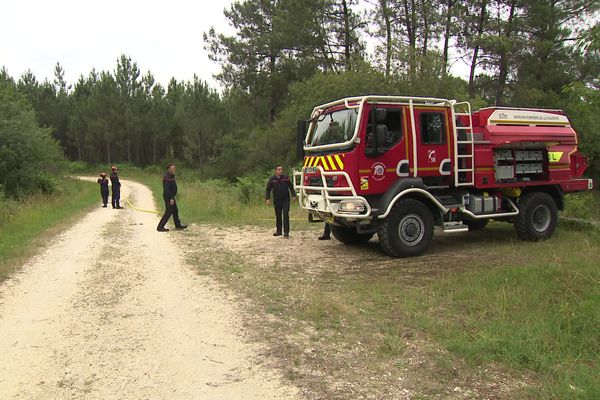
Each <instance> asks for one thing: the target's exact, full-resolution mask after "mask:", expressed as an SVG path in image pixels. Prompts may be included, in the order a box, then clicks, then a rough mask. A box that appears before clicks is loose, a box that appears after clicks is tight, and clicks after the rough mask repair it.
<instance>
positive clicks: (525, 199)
mask: <svg viewBox="0 0 600 400" xmlns="http://www.w3.org/2000/svg"><path fill="white" fill-rule="evenodd" d="M517 207H518V208H519V215H517V216H516V217H515V222H514V224H515V229H516V231H517V236H518V237H519V239H521V240H529V241H532V242H535V241H539V240H546V239H548V238H549V237H550V236H552V233H554V229H556V224H557V222H558V209H557V207H556V202H555V201H554V199H553V198H552V196H550V195H549V194H548V193H544V192H531V193H527V194H525V195H523V196H522V197H521V198H520V199H519V202H518V203H517Z"/></svg>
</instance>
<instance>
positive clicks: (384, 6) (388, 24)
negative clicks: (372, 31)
mask: <svg viewBox="0 0 600 400" xmlns="http://www.w3.org/2000/svg"><path fill="white" fill-rule="evenodd" d="M379 4H380V6H381V14H382V15H383V20H384V22H385V76H386V78H388V77H389V76H390V72H391V67H392V20H391V15H390V9H389V8H388V2H387V0H379Z"/></svg>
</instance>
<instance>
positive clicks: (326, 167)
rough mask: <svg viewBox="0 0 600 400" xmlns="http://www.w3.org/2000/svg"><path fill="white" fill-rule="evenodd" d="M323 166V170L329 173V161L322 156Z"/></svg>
mask: <svg viewBox="0 0 600 400" xmlns="http://www.w3.org/2000/svg"><path fill="white" fill-rule="evenodd" d="M319 158H320V161H321V164H323V168H325V171H329V165H327V160H325V157H323V156H321V157H319Z"/></svg>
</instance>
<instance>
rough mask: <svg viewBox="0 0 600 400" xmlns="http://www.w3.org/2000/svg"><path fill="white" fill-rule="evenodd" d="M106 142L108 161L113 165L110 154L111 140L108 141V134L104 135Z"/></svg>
mask: <svg viewBox="0 0 600 400" xmlns="http://www.w3.org/2000/svg"><path fill="white" fill-rule="evenodd" d="M104 141H105V142H106V161H107V163H108V164H112V159H111V154H110V140H108V133H107V132H105V133H104Z"/></svg>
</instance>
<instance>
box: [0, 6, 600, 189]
mask: <svg viewBox="0 0 600 400" xmlns="http://www.w3.org/2000/svg"><path fill="white" fill-rule="evenodd" d="M599 9H600V1H598V0H558V1H557V0H533V1H526V2H525V1H518V0H497V1H490V0H479V1H464V0H439V1H437V0H434V1H424V0H378V1H376V0H369V1H367V0H363V1H357V0H345V1H344V0H343V1H333V0H281V1H270V0H248V1H241V2H235V3H233V4H232V5H231V6H230V7H229V8H228V9H226V10H225V17H226V18H227V19H228V20H229V22H230V23H231V25H232V26H233V27H234V28H235V33H234V34H233V35H231V36H228V35H225V34H221V33H219V32H216V31H215V30H214V29H212V28H211V29H208V30H207V32H206V33H205V35H204V46H205V48H206V49H207V50H208V51H209V54H210V57H211V59H212V60H213V61H215V62H217V63H219V64H220V65H221V67H222V71H221V73H220V74H219V75H218V76H217V79H218V80H219V81H220V83H221V84H222V87H223V90H222V92H219V91H217V90H216V89H214V88H211V87H209V86H208V85H207V83H205V82H204V81H203V80H201V79H200V78H194V79H193V81H191V82H181V81H177V80H175V79H172V80H171V81H170V82H169V84H168V85H167V86H166V87H164V86H163V85H161V84H160V83H157V82H155V80H154V78H153V76H152V74H151V73H147V74H145V75H142V73H141V71H140V68H139V67H138V65H137V63H136V62H135V61H134V60H132V59H131V58H130V57H127V56H125V55H123V56H121V57H120V58H119V59H118V60H117V64H116V67H115V69H114V70H113V71H95V70H93V71H91V72H90V73H89V74H88V75H86V76H81V77H80V78H79V80H78V81H77V82H75V83H69V82H66V81H65V78H64V70H63V67H62V66H61V65H60V64H57V65H56V68H55V78H54V80H53V81H52V82H51V81H44V82H39V81H38V80H37V79H36V78H35V76H34V75H33V74H32V73H30V72H28V73H25V74H24V75H23V76H21V77H20V78H12V77H11V76H9V74H8V72H7V71H6V70H2V71H0V88H1V89H0V90H5V88H8V87H11V88H12V89H13V90H14V91H16V92H17V93H19V94H20V95H22V96H24V97H25V98H26V99H28V101H29V102H30V103H31V104H32V106H33V109H34V110H35V113H36V114H35V115H36V118H37V122H38V123H39V125H40V126H41V127H48V128H50V129H51V130H52V135H53V136H54V138H55V139H56V140H57V141H58V143H59V144H60V146H61V147H62V149H63V151H64V154H65V155H66V157H68V158H69V159H71V160H75V161H85V162H89V163H94V164H98V163H113V162H125V161H126V162H129V163H132V164H136V165H141V166H143V165H148V164H156V163H159V162H164V160H179V161H181V162H184V163H185V164H187V165H188V166H190V167H194V168H199V169H200V170H201V171H202V172H203V174H204V175H205V176H210V177H226V178H230V179H231V178H234V177H238V176H243V175H245V174H246V173H248V172H249V171H254V170H257V169H264V168H266V167H268V166H271V165H272V164H273V163H275V162H282V163H287V164H291V163H293V162H295V161H296V160H295V159H294V157H295V155H294V140H295V139H294V138H295V124H296V121H297V120H298V119H300V118H306V117H308V116H309V114H310V111H311V110H312V108H313V107H314V106H315V105H316V104H318V103H321V102H324V101H328V100H332V99H334V98H338V97H343V96H349V95H360V94H368V93H377V94H403V95H426V96H440V97H448V98H456V99H461V100H462V99H466V100H471V101H472V102H473V103H474V105H475V106H482V105H491V104H499V105H514V106H527V107H534V106H535V107H559V108H563V109H565V110H566V111H567V113H568V115H569V116H570V117H571V118H572V120H573V123H574V125H575V127H576V129H577V130H578V132H579V133H580V135H581V138H582V148H583V150H584V151H585V152H586V154H588V155H589V156H590V157H592V158H593V159H600V132H599V131H598V129H597V128H598V126H600V95H599V90H598V89H599V88H600V78H599V77H600V52H599V49H600V26H599V25H598V24H597V23H596V21H598V17H599V14H598V10H599ZM594 24H595V25H594ZM368 42H369V43H376V44H377V45H376V46H375V47H374V48H373V49H371V50H368V49H367V48H368V46H367V43H368ZM199 45H200V44H199ZM371 47H373V46H371ZM458 58H460V59H461V60H463V61H464V62H466V64H467V65H469V66H470V68H469V76H468V78H467V79H462V78H459V77H456V76H453V75H452V74H450V72H449V70H450V67H451V65H452V64H453V63H454V62H456V61H457V59H458ZM149 67H151V66H149ZM199 73H201V71H199ZM1 140H2V139H1V138H0V145H1V144H2V142H1Z"/></svg>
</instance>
